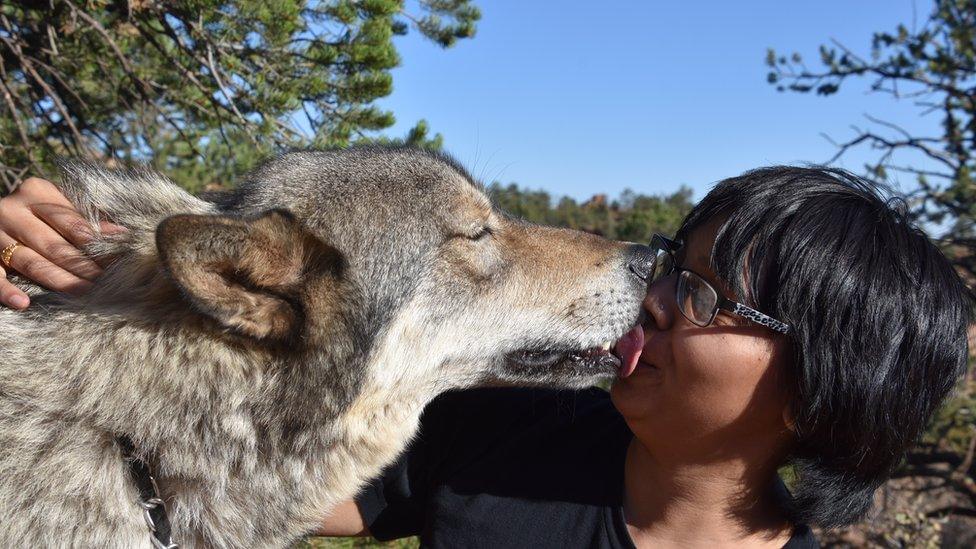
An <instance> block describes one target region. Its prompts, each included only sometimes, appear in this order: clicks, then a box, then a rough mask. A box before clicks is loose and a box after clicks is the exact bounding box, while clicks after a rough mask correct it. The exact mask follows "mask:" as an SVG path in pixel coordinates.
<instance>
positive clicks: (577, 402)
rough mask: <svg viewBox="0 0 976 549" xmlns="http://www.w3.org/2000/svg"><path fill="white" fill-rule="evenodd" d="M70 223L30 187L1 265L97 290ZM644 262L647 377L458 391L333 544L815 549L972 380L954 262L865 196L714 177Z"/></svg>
mask: <svg viewBox="0 0 976 549" xmlns="http://www.w3.org/2000/svg"><path fill="white" fill-rule="evenodd" d="M78 221H79V218H78V217H77V216H76V214H74V213H73V212H72V211H71V209H70V206H69V205H68V204H67V201H66V200H64V198H63V197H61V196H60V195H59V194H58V193H57V191H56V190H54V188H53V187H52V186H50V184H49V183H47V182H44V181H40V180H31V181H30V182H29V185H25V186H24V187H23V188H22V189H21V190H20V191H18V192H17V193H15V194H14V195H12V196H11V197H8V198H4V199H3V200H0V246H6V248H4V253H3V254H0V259H2V260H3V262H4V263H9V265H10V266H11V267H12V268H13V269H15V270H17V271H18V272H20V273H22V274H24V275H26V276H28V277H30V278H33V279H34V280H37V281H38V282H40V283H42V284H44V285H46V286H48V287H51V288H53V289H58V290H67V291H84V289H85V287H86V286H87V284H88V281H90V280H92V279H93V278H94V277H96V276H97V275H98V267H97V265H93V264H91V262H88V261H87V260H85V259H84V257H83V256H82V255H81V254H80V253H78V252H77V250H74V249H73V246H72V244H80V243H83V242H84V240H85V237H84V235H83V234H81V233H80V232H79V230H78V227H81V226H82V224H81V223H79V222H78ZM106 228H108V229H111V230H118V229H114V228H112V227H106ZM17 242H19V243H20V245H19V246H15V247H11V246H13V245H14V244H15V243H17ZM652 246H654V247H655V248H656V249H657V254H658V266H657V270H656V272H655V274H654V275H653V276H652V279H651V280H649V291H648V295H647V298H646V300H645V302H644V308H645V310H646V313H647V321H646V322H645V323H644V325H643V326H642V328H643V330H642V332H636V333H632V334H629V336H628V337H625V339H624V340H621V342H618V351H619V352H620V353H621V354H624V355H628V356H630V355H632V354H633V353H635V352H637V350H638V349H636V347H639V351H640V358H639V362H638V366H637V368H636V369H635V370H633V371H632V372H631V371H627V370H625V371H623V372H622V373H621V377H620V379H618V380H617V381H616V382H615V383H614V384H613V387H612V388H611V391H610V394H609V398H608V397H607V396H606V394H605V393H603V392H601V391H598V390H591V391H586V392H582V393H572V394H570V393H560V392H552V391H542V390H512V389H504V390H503V389H494V390H481V391H472V392H468V393H457V394H452V395H446V396H444V397H442V398H440V399H438V400H437V401H435V402H434V403H433V404H432V405H431V406H430V407H429V408H428V410H427V412H426V413H425V416H424V419H423V423H422V429H421V432H420V434H419V436H418V438H417V440H416V441H415V443H414V444H413V445H412V446H411V448H410V449H409V450H408V451H407V452H406V453H405V454H404V456H403V457H402V458H401V460H400V461H399V462H398V463H395V464H393V465H392V466H391V467H390V468H389V469H388V470H387V472H386V474H385V475H384V476H383V478H381V479H377V480H376V481H375V482H374V483H373V484H372V485H371V486H368V487H366V488H365V489H364V490H363V491H362V493H361V494H360V496H359V497H358V498H357V500H356V501H355V502H347V503H346V504H343V505H341V506H340V507H339V508H338V509H337V510H336V511H335V512H334V513H333V515H332V516H331V517H327V518H324V519H323V522H324V526H323V529H322V533H323V534H325V535H353V534H365V533H367V532H368V533H372V534H373V535H375V536H377V537H379V538H381V539H391V538H396V537H401V536H407V535H420V536H421V539H422V541H423V542H424V543H425V544H427V545H432V546H444V547H543V546H544V547H559V546H563V547H579V546H587V547H634V546H637V547H668V546H675V547H678V546H680V547H688V546H710V547H715V546H728V547H733V546H734V547H783V546H786V547H791V548H798V547H811V546H816V540H815V539H814V538H813V536H812V534H810V531H809V529H808V528H807V527H806V526H805V525H806V524H816V525H820V526H823V527H833V526H837V525H842V524H847V523H850V522H852V521H856V520H857V519H859V518H860V517H861V516H862V515H863V514H864V513H865V511H866V510H867V508H868V505H869V504H870V502H871V499H872V494H873V493H874V491H875V489H876V488H877V487H878V486H879V485H880V484H881V483H882V482H884V480H885V479H886V478H887V477H888V476H889V475H890V474H891V473H892V471H893V470H894V468H895V467H896V466H897V464H898V462H899V460H900V459H901V457H902V456H903V454H904V452H905V451H906V449H907V448H908V447H909V446H910V445H911V444H912V443H913V441H914V440H915V439H916V438H917V437H918V435H919V434H920V432H921V431H922V429H923V428H924V427H925V425H926V423H927V421H928V419H929V418H930V416H931V415H932V413H933V412H934V410H935V409H936V408H937V407H938V406H939V404H940V403H941V402H942V400H943V399H944V398H945V396H946V395H947V394H948V392H949V390H950V389H951V387H952V385H953V383H954V381H955V380H956V379H957V378H958V376H959V375H961V373H962V372H963V371H964V369H965V365H966V361H967V348H966V328H967V326H968V324H969V319H970V310H971V303H970V301H969V299H968V294H967V293H966V290H965V288H964V286H963V284H962V282H961V281H960V280H959V278H958V276H957V275H956V274H955V272H954V271H953V269H952V267H951V266H950V264H949V263H948V261H947V260H946V259H945V258H944V257H943V256H942V254H941V253H940V252H939V251H938V250H937V249H936V247H935V246H934V245H933V244H932V243H931V242H929V241H928V239H927V238H926V237H925V236H924V235H923V234H922V233H921V232H920V231H919V230H918V229H916V228H915V227H913V226H912V225H911V224H910V223H909V222H908V220H907V219H906V218H905V217H904V215H903V214H902V213H900V212H899V211H897V210H895V209H893V208H891V207H889V205H888V204H887V203H886V202H885V201H884V200H883V199H882V198H881V196H880V194H879V193H878V191H877V190H876V189H875V188H874V187H872V186H871V185H870V184H869V183H867V182H865V181H862V180H860V179H858V178H856V177H854V176H852V175H850V174H847V173H845V172H842V171H838V170H829V169H810V168H792V167H781V168H768V169H762V170H756V171H753V172H748V173H746V174H744V175H742V176H740V177H736V178H732V179H728V180H725V181H723V182H721V183H720V184H719V185H718V186H716V187H715V189H713V190H712V191H711V192H710V193H709V194H708V195H707V196H706V197H705V198H704V200H702V201H701V202H700V203H699V204H698V205H697V206H696V207H695V208H694V209H693V210H692V212H691V213H690V214H689V215H688V217H687V218H686V219H685V220H684V223H683V225H682V227H681V229H680V230H679V232H678V234H677V235H675V237H674V239H673V240H672V239H668V238H666V237H664V236H660V235H658V236H655V237H654V238H653V239H652ZM25 298H26V296H25V295H23V294H22V293H19V291H18V290H16V289H14V288H13V287H12V286H10V285H9V284H8V283H3V284H2V285H0V300H2V301H3V302H4V303H6V304H8V305H10V306H14V307H22V306H25V301H24V300H25ZM781 471H784V472H785V474H786V476H788V477H789V479H790V481H791V486H790V488H791V491H792V495H791V494H789V492H787V491H786V490H785V489H784V486H783V483H782V482H781V481H780V479H779V478H780V477H779V474H780V472H781Z"/></svg>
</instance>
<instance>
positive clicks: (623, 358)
mask: <svg viewBox="0 0 976 549" xmlns="http://www.w3.org/2000/svg"><path fill="white" fill-rule="evenodd" d="M643 349H644V329H643V328H642V327H641V326H640V325H637V326H634V327H633V328H631V329H630V331H629V332H627V333H626V334H624V335H623V337H621V338H620V339H619V340H617V344H616V345H615V346H614V349H613V351H614V354H616V355H617V358H619V359H620V370H618V371H617V375H618V376H619V377H621V378H625V377H627V376H629V375H630V374H632V373H634V370H635V369H636V368H637V361H638V360H640V356H641V351H642V350H643Z"/></svg>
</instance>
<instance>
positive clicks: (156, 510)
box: [116, 436, 179, 549]
mask: <svg viewBox="0 0 976 549" xmlns="http://www.w3.org/2000/svg"><path fill="white" fill-rule="evenodd" d="M116 440H117V441H118V443H119V447H120V448H121V450H122V459H123V460H125V461H126V462H127V463H128V464H129V472H130V473H132V480H133V481H134V482H135V484H136V488H138V489H139V500H138V501H137V502H136V504H137V505H139V507H140V508H141V509H142V517H143V518H144V519H145V520H146V526H147V527H148V528H149V540H150V541H152V544H153V547H155V548H156V549H179V545H178V544H176V543H174V542H173V540H172V538H171V534H172V532H171V530H170V524H169V517H168V516H167V514H166V502H165V501H163V498H162V495H161V494H160V493H159V486H158V485H157V484H156V478H155V477H154V476H153V474H152V469H151V468H150V467H149V464H148V463H146V462H145V461H143V460H141V459H139V458H137V457H135V446H133V444H132V441H131V440H129V438H128V437H125V436H120V437H118V438H117V439H116Z"/></svg>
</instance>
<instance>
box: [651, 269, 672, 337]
mask: <svg viewBox="0 0 976 549" xmlns="http://www.w3.org/2000/svg"><path fill="white" fill-rule="evenodd" d="M674 285H675V277H674V276H666V277H664V278H662V279H660V280H658V281H656V282H654V283H653V284H651V285H650V286H649V287H648V289H647V295H646V296H644V303H643V306H644V311H645V312H647V317H648V323H649V324H650V325H651V326H653V327H654V328H656V329H658V330H667V329H669V328H671V324H672V323H673V322H674Z"/></svg>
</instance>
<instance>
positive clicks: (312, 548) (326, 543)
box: [293, 537, 420, 549]
mask: <svg viewBox="0 0 976 549" xmlns="http://www.w3.org/2000/svg"><path fill="white" fill-rule="evenodd" d="M360 547H369V548H373V549H380V548H385V549H416V548H417V547H420V542H419V540H417V538H404V539H398V540H393V541H388V542H382V541H376V540H375V539H373V538H319V537H312V538H308V539H307V540H304V541H302V542H299V543H297V544H295V545H294V546H293V548H294V549H358V548H360Z"/></svg>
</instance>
